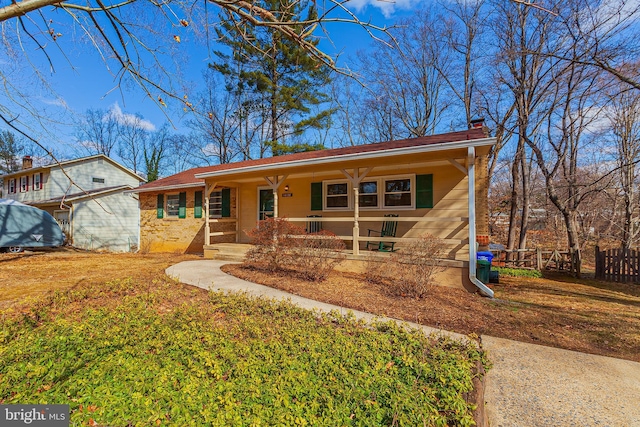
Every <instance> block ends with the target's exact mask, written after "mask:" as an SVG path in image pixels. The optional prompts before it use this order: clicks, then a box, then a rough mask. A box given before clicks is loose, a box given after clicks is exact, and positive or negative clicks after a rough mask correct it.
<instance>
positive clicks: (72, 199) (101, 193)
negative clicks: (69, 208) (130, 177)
mask: <svg viewBox="0 0 640 427" xmlns="http://www.w3.org/2000/svg"><path fill="white" fill-rule="evenodd" d="M125 188H128V189H133V188H134V187H132V186H130V185H122V186H120V187H116V188H111V189H109V190H106V191H99V192H97V193H91V194H81V195H79V196H75V197H65V198H64V199H60V200H57V201H47V200H43V201H41V202H39V201H37V200H32V201H29V203H31V204H33V205H41V206H49V205H59V204H60V202H61V201H62V200H64V201H65V202H77V201H79V200H83V199H91V198H94V197H97V196H104V195H105V194H110V193H117V192H119V191H122V190H124V189H125ZM122 192H123V193H129V192H130V191H129V190H127V191H122Z"/></svg>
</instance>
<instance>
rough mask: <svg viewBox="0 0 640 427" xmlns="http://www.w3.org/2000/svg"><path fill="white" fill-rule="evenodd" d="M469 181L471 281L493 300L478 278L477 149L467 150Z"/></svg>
mask: <svg viewBox="0 0 640 427" xmlns="http://www.w3.org/2000/svg"><path fill="white" fill-rule="evenodd" d="M467 150H468V151H467V157H468V161H467V179H468V182H469V280H470V281H471V283H473V284H474V285H475V286H476V287H477V288H478V289H479V290H480V293H481V294H482V295H484V296H485V297H489V298H493V291H492V290H491V289H490V288H489V287H487V285H485V284H484V283H482V282H481V281H480V280H479V279H478V277H476V272H477V265H476V254H477V253H476V175H475V174H476V170H475V169H476V149H475V147H468V149H467Z"/></svg>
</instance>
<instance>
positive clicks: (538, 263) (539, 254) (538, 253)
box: [536, 246, 542, 271]
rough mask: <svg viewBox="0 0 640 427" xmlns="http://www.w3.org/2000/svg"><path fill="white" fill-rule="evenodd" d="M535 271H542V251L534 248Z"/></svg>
mask: <svg viewBox="0 0 640 427" xmlns="http://www.w3.org/2000/svg"><path fill="white" fill-rule="evenodd" d="M536 270H538V271H542V249H540V247H539V246H538V247H537V248H536Z"/></svg>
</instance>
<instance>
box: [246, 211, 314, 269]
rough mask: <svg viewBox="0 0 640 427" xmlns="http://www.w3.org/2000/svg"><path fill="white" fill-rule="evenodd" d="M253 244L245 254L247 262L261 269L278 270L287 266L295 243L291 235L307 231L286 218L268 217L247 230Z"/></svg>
mask: <svg viewBox="0 0 640 427" xmlns="http://www.w3.org/2000/svg"><path fill="white" fill-rule="evenodd" d="M247 234H248V235H249V237H250V238H251V243H253V246H252V247H251V249H249V251H247V253H246V255H245V261H244V262H245V264H247V265H249V266H251V267H254V268H259V269H261V270H268V271H278V270H285V269H286V268H287V265H288V262H289V259H290V255H289V253H288V252H289V251H288V250H289V249H290V248H291V246H292V245H293V244H294V243H295V242H294V240H293V239H292V238H291V237H289V236H295V235H302V234H305V231H304V230H303V229H302V228H301V227H297V226H295V225H294V224H292V223H290V222H289V221H287V220H286V219H284V218H268V219H266V220H264V221H260V222H259V223H258V226H257V227H256V228H254V229H252V230H250V231H248V232H247Z"/></svg>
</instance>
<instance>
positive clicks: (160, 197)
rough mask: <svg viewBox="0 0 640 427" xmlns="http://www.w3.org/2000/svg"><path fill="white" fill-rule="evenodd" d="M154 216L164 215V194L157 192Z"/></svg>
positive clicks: (160, 216) (161, 216)
mask: <svg viewBox="0 0 640 427" xmlns="http://www.w3.org/2000/svg"><path fill="white" fill-rule="evenodd" d="M156 208H157V209H156V217H157V218H163V217H164V194H158V202H157V204H156Z"/></svg>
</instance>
